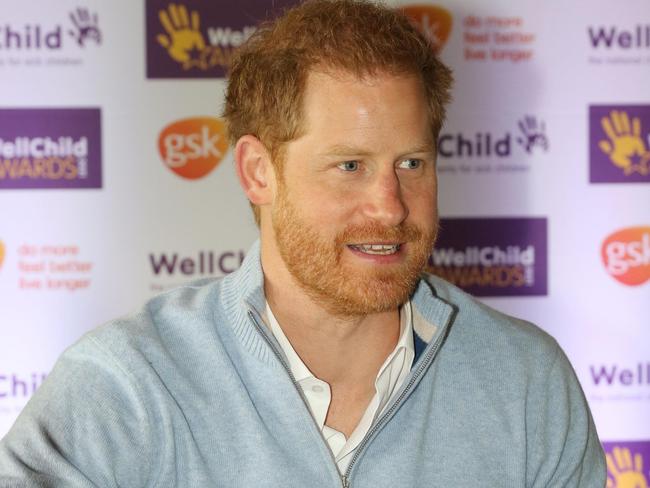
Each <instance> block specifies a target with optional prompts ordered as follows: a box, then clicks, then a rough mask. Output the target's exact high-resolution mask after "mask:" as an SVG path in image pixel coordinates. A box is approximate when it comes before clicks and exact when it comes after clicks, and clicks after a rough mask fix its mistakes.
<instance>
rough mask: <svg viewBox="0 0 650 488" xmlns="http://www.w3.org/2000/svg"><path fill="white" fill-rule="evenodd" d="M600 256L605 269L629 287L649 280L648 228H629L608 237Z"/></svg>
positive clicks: (649, 230) (649, 232)
mask: <svg viewBox="0 0 650 488" xmlns="http://www.w3.org/2000/svg"><path fill="white" fill-rule="evenodd" d="M601 254H602V258H603V263H604V264H605V269H606V270H607V272H608V273H609V274H610V275H611V276H613V277H614V278H615V279H617V280H618V281H620V282H621V283H623V284H625V285H629V286H636V285H641V284H643V283H645V282H646V281H648V280H650V227H630V228H627V229H622V230H620V231H618V232H615V233H613V234H612V235H610V236H609V237H608V238H607V239H605V241H604V242H603V245H602V249H601Z"/></svg>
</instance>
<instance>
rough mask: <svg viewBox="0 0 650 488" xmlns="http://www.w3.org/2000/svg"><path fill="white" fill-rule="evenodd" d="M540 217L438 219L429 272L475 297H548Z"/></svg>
mask: <svg viewBox="0 0 650 488" xmlns="http://www.w3.org/2000/svg"><path fill="white" fill-rule="evenodd" d="M546 229H547V223H546V219H542V218H526V219H524V218H483V219H470V218H467V219H462V218H460V219H442V220H441V222H440V235H439V237H438V241H437V242H436V247H435V249H434V250H433V252H432V254H431V257H430V258H429V266H428V270H429V271H430V272H431V273H433V274H436V275H438V276H440V277H442V278H444V279H446V280H447V281H450V282H452V283H454V284H455V285H457V286H459V287H461V288H462V289H464V290H465V291H467V292H469V293H472V294H474V295H476V296H517V295H546V294H547V277H546V275H547V237H546V236H547V230H546Z"/></svg>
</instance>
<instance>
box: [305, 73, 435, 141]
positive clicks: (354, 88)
mask: <svg viewBox="0 0 650 488" xmlns="http://www.w3.org/2000/svg"><path fill="white" fill-rule="evenodd" d="M302 109H303V117H302V122H303V131H302V134H303V135H302V136H301V137H300V138H299V140H300V139H307V140H309V142H310V143H312V144H314V145H316V146H322V145H326V144H328V143H337V142H341V141H344V142H346V143H350V144H354V143H355V142H358V143H359V144H360V145H366V146H367V145H370V146H373V147H375V148H377V149H378V150H379V149H382V148H388V147H389V146H390V145H392V144H406V145H413V144H419V145H422V144H425V143H432V142H433V140H432V139H433V136H432V130H431V123H430V119H429V111H428V104H427V100H426V96H425V90H424V86H423V83H422V81H421V79H420V78H419V77H418V76H416V75H404V76H397V75H394V74H390V73H381V72H380V73H376V74H372V75H366V76H364V77H359V76H357V75H355V74H352V73H349V72H345V71H336V70H312V71H310V72H309V74H308V76H307V80H306V84H305V91H304V96H303V107H302ZM396 149H397V148H396Z"/></svg>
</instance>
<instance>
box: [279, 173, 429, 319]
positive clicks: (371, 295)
mask: <svg viewBox="0 0 650 488" xmlns="http://www.w3.org/2000/svg"><path fill="white" fill-rule="evenodd" d="M278 186H279V188H278V199H277V201H276V205H275V206H274V208H273V211H272V225H273V230H274V232H275V238H276V242H277V246H278V250H279V252H280V255H281V256H282V259H283V261H284V263H285V265H286V266H287V269H288V270H289V272H290V273H291V275H292V276H293V277H294V279H295V280H296V281H297V282H298V284H299V285H300V287H301V288H302V289H303V290H304V291H305V292H306V293H307V295H308V296H309V297H310V298H311V299H312V300H314V301H315V302H316V303H318V304H319V305H321V306H322V307H323V308H325V309H326V310H327V311H328V312H330V313H332V314H333V315H337V316H344V317H345V316H355V315H367V314H371V313H378V312H387V311H390V310H395V309H397V308H398V307H400V306H401V305H402V304H403V303H405V302H406V301H407V300H408V298H409V297H410V295H411V293H412V292H413V290H414V289H415V286H416V284H417V282H418V279H419V275H420V273H421V271H422V270H423V268H424V265H425V264H426V262H427V259H428V257H429V254H430V253H431V250H432V249H433V243H434V241H435V236H436V225H432V226H431V228H430V229H429V230H428V231H424V230H422V229H420V228H418V227H417V226H415V225H413V224H401V225H399V226H396V227H386V226H382V225H380V224H378V223H377V222H368V223H367V224H365V225H348V226H347V227H346V228H345V229H344V230H343V231H342V232H341V233H339V234H338V235H337V236H336V237H335V239H334V240H333V241H332V240H330V239H327V238H324V237H323V236H322V235H321V234H319V232H318V230H317V228H316V227H315V226H312V225H310V224H308V223H307V222H306V220H305V219H303V218H302V217H301V215H300V213H299V211H298V209H297V207H296V206H294V205H293V204H292V203H291V201H290V199H289V197H288V194H287V188H286V186H285V184H284V182H283V181H279V182H278ZM377 242H395V243H403V245H402V246H401V248H400V251H398V252H405V253H406V256H405V259H404V260H403V261H402V262H400V263H395V264H389V265H383V264H377V265H375V266H371V265H368V264H365V263H364V264H360V263H359V264H357V265H354V264H352V263H350V261H352V260H354V259H358V258H355V257H354V256H347V257H346V258H344V256H343V255H344V253H347V250H346V246H347V245H348V244H359V243H377Z"/></svg>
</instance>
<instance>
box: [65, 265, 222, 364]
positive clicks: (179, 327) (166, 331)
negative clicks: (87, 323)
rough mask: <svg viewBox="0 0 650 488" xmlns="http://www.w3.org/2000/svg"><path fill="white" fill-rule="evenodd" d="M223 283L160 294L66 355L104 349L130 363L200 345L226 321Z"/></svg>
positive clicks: (201, 283) (214, 280)
mask: <svg viewBox="0 0 650 488" xmlns="http://www.w3.org/2000/svg"><path fill="white" fill-rule="evenodd" d="M222 281H223V280H222V279H221V278H210V279H203V280H200V281H194V282H190V283H187V284H184V285H181V286H178V287H175V288H172V289H169V290H167V291H164V292H162V293H159V294H157V295H155V296H153V297H152V298H150V299H148V300H147V301H146V302H144V304H143V305H141V306H140V307H139V308H138V309H136V310H134V311H132V312H130V313H128V314H126V315H123V316H121V317H119V318H116V319H113V320H110V321H109V322H106V323H105V324H102V325H100V326H99V327H96V328H95V329H92V330H90V331H89V332H87V333H86V334H85V335H84V336H83V337H82V338H81V339H79V341H77V343H76V344H74V345H73V346H72V347H71V348H70V349H69V350H68V351H67V352H66V354H71V353H72V354H74V352H75V351H83V350H86V349H89V348H90V349H101V350H103V351H104V352H105V353H106V354H107V355H111V356H114V357H116V358H117V359H118V360H120V361H128V359H129V358H130V357H131V356H133V355H136V356H140V355H142V353H145V354H148V355H156V354H158V352H157V351H159V350H160V351H167V352H170V351H173V350H176V349H179V348H180V347H181V346H183V347H191V346H193V345H194V344H200V343H201V342H202V341H205V340H207V338H208V337H207V336H209V335H213V334H215V333H216V331H215V326H216V324H218V323H220V321H225V319H223V310H222V307H221V306H220V289H221V284H222ZM220 318H221V320H220Z"/></svg>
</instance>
